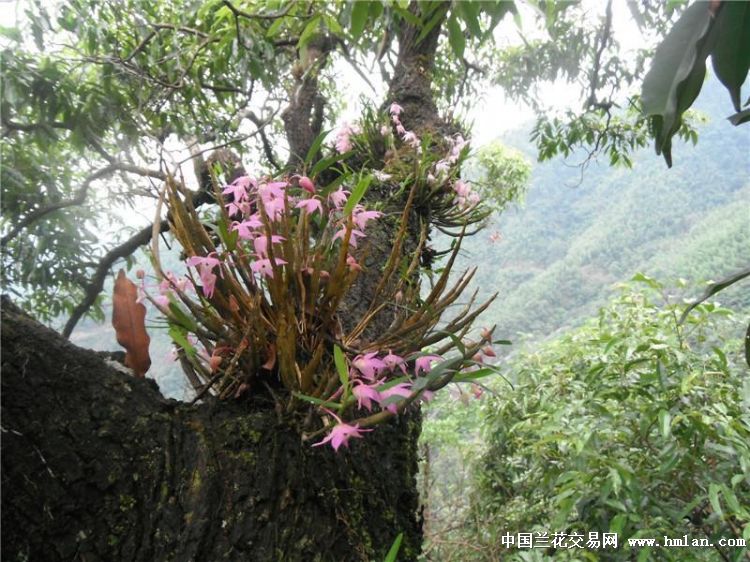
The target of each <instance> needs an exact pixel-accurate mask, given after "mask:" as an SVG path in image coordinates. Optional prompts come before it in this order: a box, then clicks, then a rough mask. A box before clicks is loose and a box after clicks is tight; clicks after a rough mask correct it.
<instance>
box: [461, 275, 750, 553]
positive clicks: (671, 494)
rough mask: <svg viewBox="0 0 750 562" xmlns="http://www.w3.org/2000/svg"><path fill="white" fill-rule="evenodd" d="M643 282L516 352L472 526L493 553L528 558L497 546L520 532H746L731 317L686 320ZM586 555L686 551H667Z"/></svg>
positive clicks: (748, 444)
mask: <svg viewBox="0 0 750 562" xmlns="http://www.w3.org/2000/svg"><path fill="white" fill-rule="evenodd" d="M635 281H637V284H635V285H631V286H628V287H625V289H626V290H625V291H624V292H623V295H622V296H621V297H620V298H618V299H617V300H615V301H614V302H613V303H612V304H611V305H610V306H608V307H607V308H605V309H602V310H601V311H600V313H599V318H598V320H597V321H593V322H590V323H588V324H586V325H585V326H584V327H582V328H580V329H578V330H575V331H573V332H571V333H569V334H566V335H565V336H563V337H562V338H560V339H559V340H557V341H554V342H551V343H549V344H547V345H545V346H544V347H543V348H541V349H540V350H538V351H537V352H534V353H527V354H524V355H522V356H519V357H517V358H515V359H514V360H513V362H512V364H511V368H510V371H509V376H510V377H511V379H512V380H513V381H514V385H515V386H514V388H513V389H512V390H507V389H505V390H504V391H503V393H502V394H499V395H497V396H496V397H494V398H492V400H491V401H490V402H488V403H487V405H486V407H485V412H486V413H487V416H488V417H487V421H488V423H489V425H488V426H487V436H488V439H489V451H488V452H487V454H486V456H485V458H484V460H483V462H482V465H481V468H480V471H479V474H478V480H477V482H478V484H477V485H478V488H477V496H476V500H475V501H476V503H475V510H476V511H475V514H474V515H473V517H474V519H471V520H472V521H475V522H476V523H475V525H476V526H475V527H474V531H473V533H474V534H473V535H472V537H473V540H475V541H480V542H481V543H482V544H483V545H485V547H486V548H487V552H489V553H494V554H493V556H495V557H496V556H498V555H503V558H504V559H505V557H507V555H508V554H510V556H511V559H514V557H517V558H518V559H526V558H524V557H523V556H521V555H520V553H519V552H518V551H514V552H508V550H506V549H505V548H504V547H503V546H502V545H501V536H502V535H503V534H505V533H511V534H514V533H518V532H534V531H547V532H549V533H550V535H551V533H553V532H568V533H571V532H573V531H578V532H584V533H585V532H588V531H599V532H617V533H619V535H620V541H621V542H624V540H625V539H627V538H631V537H651V536H653V537H663V536H669V537H681V536H682V535H684V534H688V535H690V536H691V537H702V536H705V537H708V538H709V539H710V540H711V542H712V543H714V544H716V543H717V539H718V538H719V537H722V536H723V537H742V536H743V535H744V537H745V538H746V539H747V538H750V512H748V505H750V472H748V470H749V467H750V382H748V380H747V376H746V371H745V370H744V369H743V368H742V363H741V361H742V360H741V357H740V349H739V347H740V346H739V342H738V341H737V340H726V339H725V337H724V336H722V335H721V334H725V333H727V332H726V329H727V328H728V327H729V328H730V330H731V327H732V326H733V325H734V324H735V319H734V316H733V315H732V313H731V312H730V311H729V310H727V309H724V308H721V307H720V306H717V305H715V304H713V303H704V304H701V305H699V306H698V307H697V308H696V310H695V311H694V312H693V313H692V314H691V316H690V317H689V319H688V322H687V324H686V325H685V326H680V325H678V324H677V317H678V316H679V313H680V309H681V306H680V305H675V304H672V303H670V302H669V301H668V300H666V301H662V299H663V298H664V297H663V296H660V293H661V292H662V290H663V287H662V286H661V285H660V284H659V283H658V282H656V281H654V280H652V279H650V278H647V277H645V276H637V277H636V278H635ZM659 301H662V303H661V304H659ZM729 333H731V331H730V332H729ZM540 554H541V553H540ZM548 554H550V555H551V553H549V552H548ZM579 554H580V553H579V552H577V551H575V550H571V551H565V550H559V551H558V552H557V553H555V558H556V559H568V558H569V557H572V558H570V559H574V558H576V557H577V556H578V555H579ZM591 554H593V555H595V557H597V558H595V559H600V558H598V557H601V559H618V560H619V559H631V557H632V556H636V555H637V556H639V559H653V557H659V558H660V559H674V560H685V559H686V558H685V556H686V553H685V552H684V551H683V552H677V551H675V550H671V551H670V550H669V549H662V550H659V551H658V552H657V551H653V552H649V551H648V550H642V551H640V552H638V551H631V550H629V549H628V548H627V547H626V548H625V549H624V550H623V549H621V550H620V551H618V552H617V553H610V554H607V552H606V551H593V552H591ZM724 554H725V555H726V556H729V557H730V558H731V559H739V558H740V557H741V556H742V554H741V552H740V551H739V550H733V551H731V552H730V551H725V552H724ZM467 556H469V555H467ZM691 556H694V558H691V559H695V560H701V559H706V560H708V559H713V554H712V553H711V552H710V551H708V550H706V551H704V550H691ZM464 559H465V560H469V559H471V558H470V557H467V558H464ZM491 559H496V558H491Z"/></svg>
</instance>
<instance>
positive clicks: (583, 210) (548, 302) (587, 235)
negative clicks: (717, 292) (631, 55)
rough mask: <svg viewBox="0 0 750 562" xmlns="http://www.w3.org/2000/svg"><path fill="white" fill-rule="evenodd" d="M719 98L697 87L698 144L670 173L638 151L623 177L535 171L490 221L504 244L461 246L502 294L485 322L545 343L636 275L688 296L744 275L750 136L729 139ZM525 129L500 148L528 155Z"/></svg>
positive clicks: (719, 92) (717, 92)
mask: <svg viewBox="0 0 750 562" xmlns="http://www.w3.org/2000/svg"><path fill="white" fill-rule="evenodd" d="M724 95H725V92H724V90H723V88H722V87H721V86H720V85H719V84H716V83H713V84H710V85H707V87H705V88H704V92H703V95H702V96H701V98H700V99H699V100H698V106H697V109H698V110H700V111H701V112H702V113H703V114H704V115H705V116H706V120H707V121H706V123H705V124H704V125H702V126H701V127H700V128H699V133H700V136H701V141H700V143H699V145H698V146H696V147H692V146H690V145H686V144H680V145H679V149H678V148H676V150H679V151H680V152H681V153H682V154H684V158H680V159H679V160H678V161H677V162H675V165H674V167H673V168H671V169H667V168H666V166H664V165H663V163H662V162H661V161H660V160H658V159H655V158H653V157H652V156H651V155H650V154H649V152H650V151H648V150H646V149H642V150H640V151H638V152H636V153H634V154H633V158H634V163H635V166H634V168H633V169H632V170H628V171H625V170H622V169H613V168H609V167H606V166H603V165H591V166H589V168H587V170H586V172H585V174H584V175H583V176H582V175H581V173H580V170H578V169H575V168H571V167H570V166H566V165H565V163H564V162H560V161H559V160H558V161H557V162H545V163H542V164H536V165H535V166H534V168H533V170H532V174H531V179H530V182H529V184H530V185H529V189H528V194H527V196H526V204H525V205H524V208H523V209H513V208H511V209H509V210H507V211H506V212H505V213H503V215H501V216H500V217H491V218H490V220H489V223H488V227H487V232H488V233H489V232H497V233H499V234H500V235H501V239H499V240H496V241H493V239H492V238H490V239H489V240H488V234H483V235H481V238H483V241H484V243H483V244H473V243H469V244H466V245H465V253H466V257H465V258H464V259H465V260H466V262H465V263H487V264H493V267H487V268H480V270H479V271H478V272H477V280H478V282H479V286H480V287H483V288H484V287H486V288H487V289H485V290H486V291H487V292H489V290H490V288H491V290H492V291H493V292H494V291H498V292H499V293H500V294H501V295H502V297H501V298H499V299H497V300H496V301H495V302H494V303H493V305H492V306H491V307H490V309H489V310H488V311H487V315H486V316H485V319H486V322H488V323H491V324H497V326H498V331H499V333H502V334H505V335H508V336H510V337H511V339H513V340H514V341H515V340H516V339H517V336H516V334H518V333H519V332H522V333H533V334H534V335H535V336H541V337H545V336H548V335H549V334H551V333H553V332H555V331H556V330H560V329H564V328H567V327H571V326H575V325H577V323H578V322H579V321H582V320H583V319H585V318H586V317H588V316H591V315H592V314H595V313H596V310H597V308H598V307H600V306H602V305H603V304H604V303H605V302H606V301H607V299H608V297H609V295H611V293H612V289H611V287H612V284H613V283H615V282H616V281H618V280H622V279H627V278H629V277H631V276H632V275H633V274H634V273H635V272H636V271H639V270H640V271H644V272H645V273H647V274H648V275H650V276H655V277H659V278H678V277H682V278H685V279H687V280H688V281H689V282H690V284H691V285H694V286H695V285H698V284H699V283H703V282H704V281H709V280H718V279H720V278H722V277H724V276H727V275H730V274H731V273H733V272H735V271H738V270H741V269H743V268H744V267H747V263H748V261H749V260H750V248H748V245H747V243H746V240H747V238H748V236H750V223H749V222H748V220H747V203H746V201H747V198H748V197H749V196H750V191H748V188H750V184H748V182H747V174H746V173H745V171H746V160H747V159H746V153H747V146H748V142H750V130H746V129H745V128H742V127H739V128H732V127H730V128H729V129H728V130H725V129H726V126H725V124H724V123H722V120H723V116H724V113H723V108H724V106H725V100H724V99H723V96H724ZM527 130H528V129H525V130H519V131H516V132H515V133H513V134H509V135H507V136H505V137H504V138H503V139H502V141H503V143H505V144H506V145H510V146H515V147H517V148H518V149H520V150H522V151H523V152H525V153H526V154H530V153H533V147H531V146H529V144H528V142H527V141H526V131H527ZM675 146H676V147H677V146H678V145H675ZM584 157H585V156H581V158H584ZM684 296H685V297H686V298H694V297H696V296H697V295H696V294H693V293H690V294H684ZM749 296H750V294H748V291H747V290H743V288H742V287H740V286H737V288H736V289H735V288H734V287H732V288H730V289H727V292H725V293H722V294H721V296H720V299H721V301H722V302H726V303H728V304H731V305H732V306H735V307H743V306H744V307H746V306H748V305H750V300H748V297H749Z"/></svg>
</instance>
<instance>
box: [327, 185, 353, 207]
mask: <svg viewBox="0 0 750 562" xmlns="http://www.w3.org/2000/svg"><path fill="white" fill-rule="evenodd" d="M349 195H350V192H349V191H344V188H343V187H339V188H338V189H337V190H336V191H334V192H333V193H331V194H330V195H329V196H328V198H329V199H330V200H331V203H333V206H334V207H336V208H337V209H340V208H341V207H343V206H344V205H346V200H347V199H348V196H349Z"/></svg>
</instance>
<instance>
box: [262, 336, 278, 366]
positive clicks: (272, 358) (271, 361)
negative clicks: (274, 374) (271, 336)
mask: <svg viewBox="0 0 750 562" xmlns="http://www.w3.org/2000/svg"><path fill="white" fill-rule="evenodd" d="M274 365H276V344H274V343H270V344H268V359H266V362H265V363H263V365H261V366H260V368H261V369H265V370H266V371H272V370H273V367H274Z"/></svg>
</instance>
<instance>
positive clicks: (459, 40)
mask: <svg viewBox="0 0 750 562" xmlns="http://www.w3.org/2000/svg"><path fill="white" fill-rule="evenodd" d="M448 42H449V43H450V45H451V49H453V54H454V55H456V58H458V59H462V58H463V56H464V50H465V49H466V38H465V37H464V32H463V31H462V30H461V26H460V25H459V23H458V20H457V18H456V16H455V14H453V15H452V16H451V17H450V19H448Z"/></svg>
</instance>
